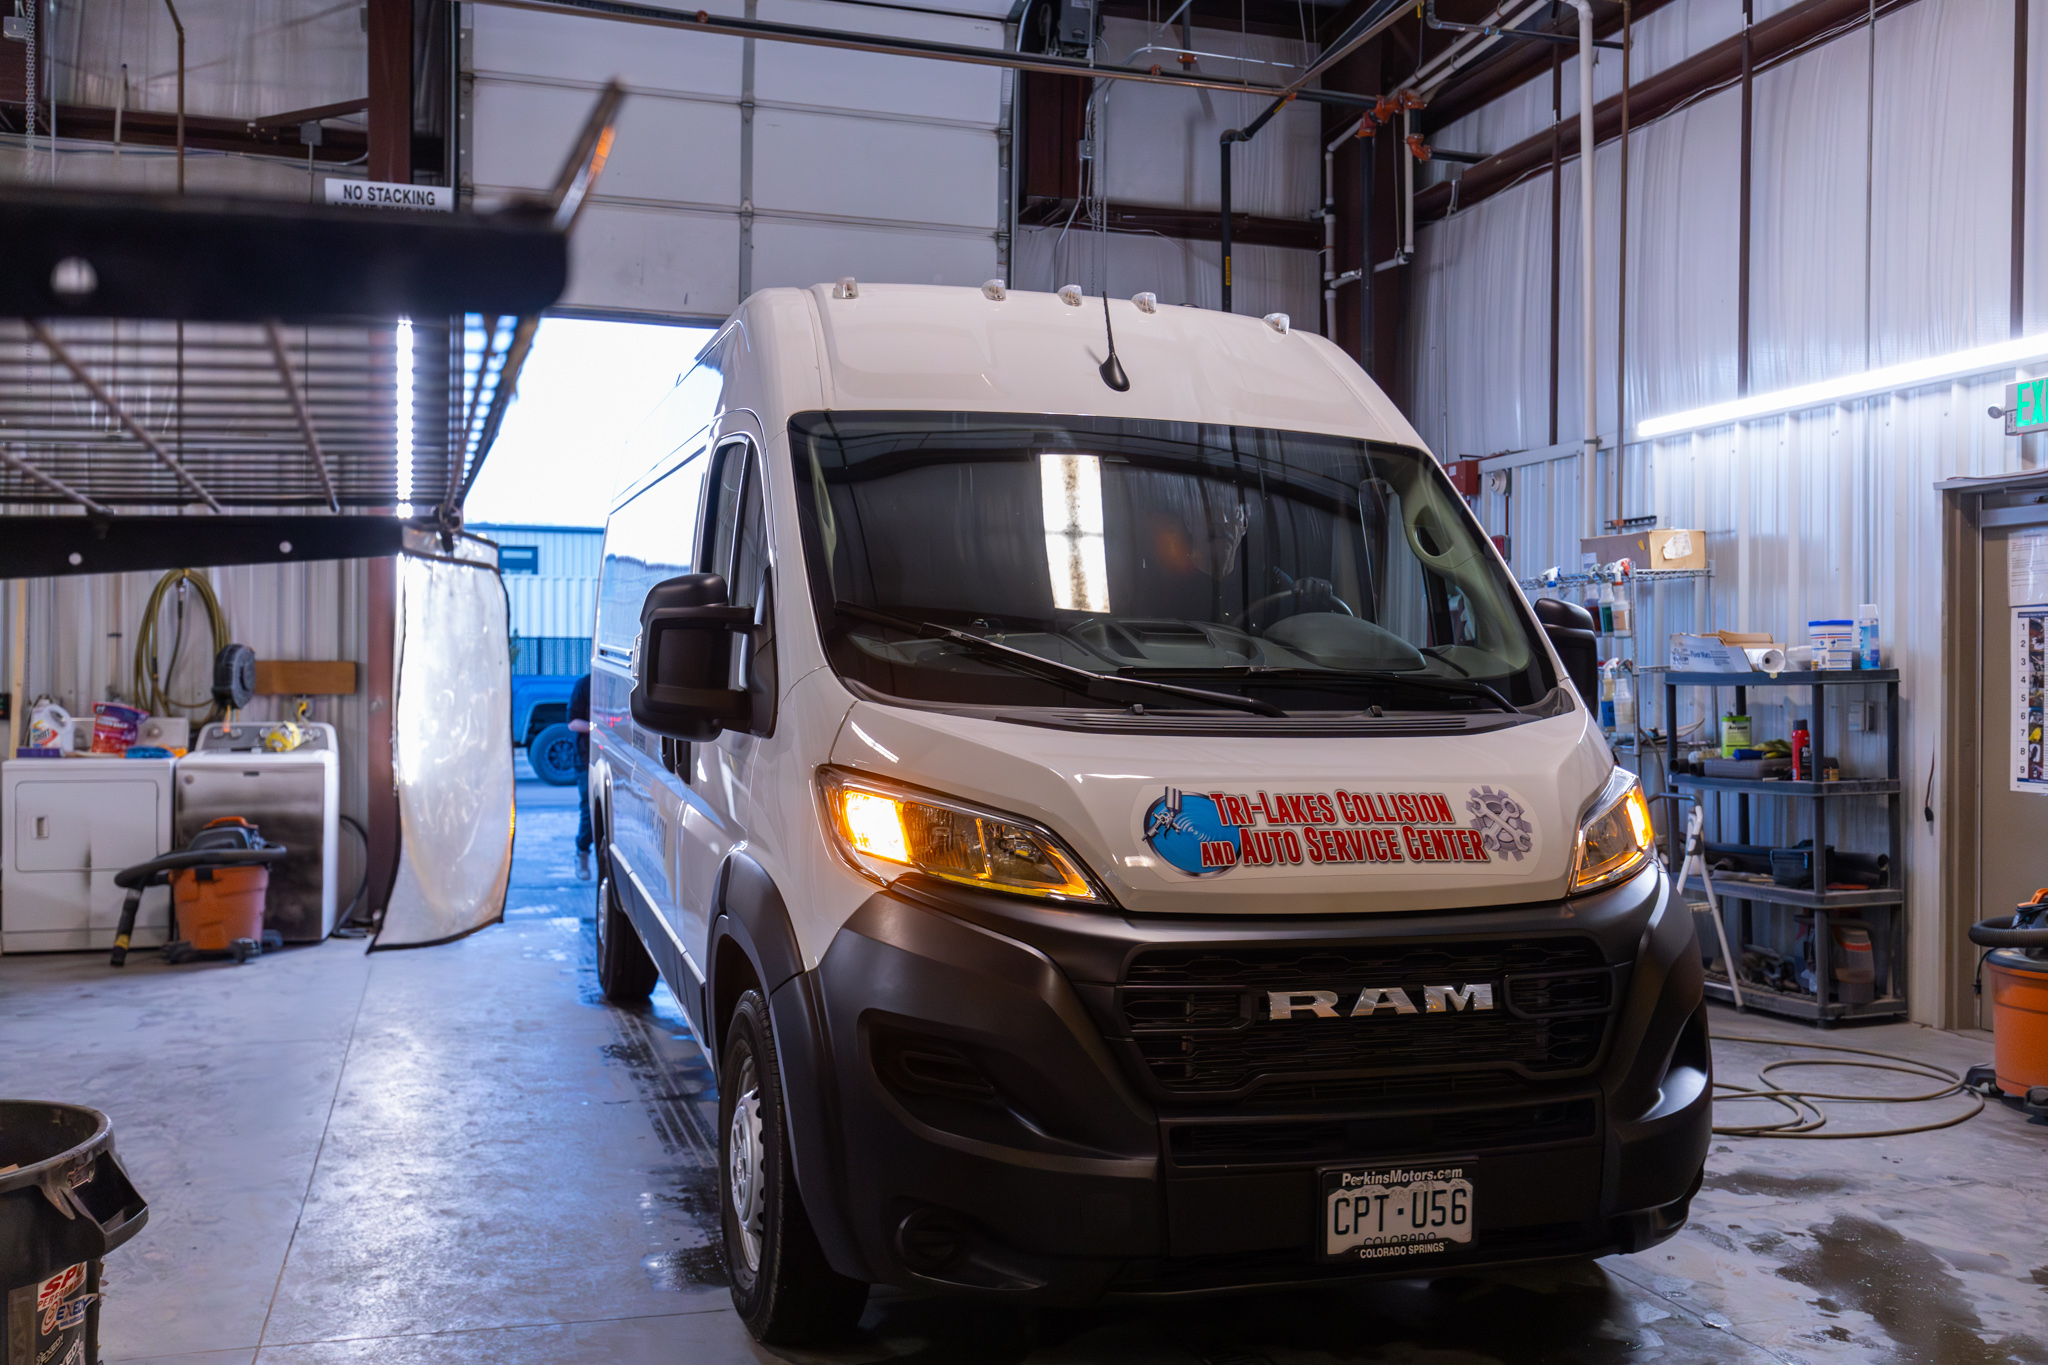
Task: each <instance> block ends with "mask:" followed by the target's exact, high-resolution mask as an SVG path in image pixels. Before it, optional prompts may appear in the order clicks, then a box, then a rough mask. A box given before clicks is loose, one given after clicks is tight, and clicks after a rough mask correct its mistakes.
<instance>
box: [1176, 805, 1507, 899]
mask: <svg viewBox="0 0 2048 1365" xmlns="http://www.w3.org/2000/svg"><path fill="white" fill-rule="evenodd" d="M1529 809H1530V807H1529V803H1528V802H1527V801H1525V800H1523V799H1522V797H1521V796H1520V795H1519V794H1517V793H1515V792H1513V791H1511V790H1509V789H1508V788H1506V787H1501V786H1495V785H1492V784H1481V785H1478V786H1469V785H1464V784H1460V785H1459V786H1457V787H1435V788H1431V787H1415V786H1407V787H1402V788H1399V789H1379V788H1376V789H1373V790H1366V791H1356V790H1351V789H1347V788H1342V787H1340V788H1336V789H1333V790H1328V789H1326V790H1322V791H1279V790H1260V791H1206V792H1198V791H1185V790H1182V789H1180V788H1178V787H1167V788H1166V789H1165V790H1164V792H1163V793H1162V794H1161V795H1160V796H1158V797H1157V798H1155V799H1154V800H1153V801H1152V802H1151V804H1150V805H1148V806H1147V807H1146V808H1145V811H1144V813H1143V815H1142V816H1141V835H1142V837H1143V839H1144V841H1145V844H1146V846H1147V847H1149V848H1150V849H1151V850H1152V852H1153V853H1155V854H1156V855H1158V857H1159V858H1160V859H1161V860H1163V861H1164V862H1165V863H1166V865H1167V866H1169V867H1171V868H1173V869H1175V870H1176V871H1179V872H1183V873H1185V874H1187V875H1188V876H1190V877H1219V876H1222V875H1224V874H1225V873H1228V872H1231V871H1233V870H1234V869H1237V868H1271V869H1276V870H1294V869H1300V870H1303V871H1308V870H1311V869H1316V868H1323V869H1339V868H1342V869H1347V870H1348V869H1353V868H1358V869H1373V868H1399V869H1401V870H1402V871H1408V872H1429V871H1434V870H1438V869H1443V870H1451V869H1457V870H1461V871H1465V872H1473V871H1481V870H1484V871H1488V872H1494V873H1506V874H1509V875H1513V874H1516V873H1524V872H1529V871H1533V870H1534V866H1535V861H1536V853H1537V846H1538V843H1539V832H1538V830H1537V828H1536V824H1535V821H1534V820H1532V819H1531V818H1530V815H1529Z"/></svg>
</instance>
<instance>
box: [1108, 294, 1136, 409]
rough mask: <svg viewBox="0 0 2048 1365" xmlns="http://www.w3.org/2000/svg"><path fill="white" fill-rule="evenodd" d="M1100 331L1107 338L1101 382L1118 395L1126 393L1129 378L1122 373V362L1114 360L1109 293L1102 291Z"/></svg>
mask: <svg viewBox="0 0 2048 1365" xmlns="http://www.w3.org/2000/svg"><path fill="white" fill-rule="evenodd" d="M1102 330H1103V333H1104V335H1106V336H1107V337H1108V338H1109V359H1107V360H1105V361H1103V362H1102V382H1103V383H1105V384H1107V385H1109V386H1110V387H1111V388H1112V389H1115V390H1116V391H1117V392H1118V393H1128V392H1129V391H1130V387H1131V378H1130V376H1129V375H1127V374H1125V373H1124V366H1123V362H1122V361H1120V360H1118V359H1117V358H1116V329H1115V328H1113V327H1111V326H1110V325H1109V291H1108V290H1107V289H1105V290H1103V291H1102Z"/></svg>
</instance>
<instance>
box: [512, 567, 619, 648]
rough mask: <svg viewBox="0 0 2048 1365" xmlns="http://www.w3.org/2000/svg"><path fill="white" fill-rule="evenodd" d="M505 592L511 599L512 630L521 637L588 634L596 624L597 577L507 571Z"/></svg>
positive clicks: (581, 635)
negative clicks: (545, 575) (551, 575)
mask: <svg viewBox="0 0 2048 1365" xmlns="http://www.w3.org/2000/svg"><path fill="white" fill-rule="evenodd" d="M505 592H506V594H507V595H508V596H509V597H510V598H511V599H512V633H513V634H514V635H517V636H520V637H521V638H532V637H534V636H559V637H570V638H587V637H588V636H590V635H591V634H592V633H593V631H594V630H595V628H596V623H597V580H596V579H595V578H551V577H541V576H538V575H535V574H523V573H515V574H506V575H505Z"/></svg>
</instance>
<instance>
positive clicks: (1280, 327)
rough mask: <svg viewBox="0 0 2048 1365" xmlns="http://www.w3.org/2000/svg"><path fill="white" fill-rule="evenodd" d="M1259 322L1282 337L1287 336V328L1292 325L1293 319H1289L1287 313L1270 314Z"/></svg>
mask: <svg viewBox="0 0 2048 1365" xmlns="http://www.w3.org/2000/svg"><path fill="white" fill-rule="evenodd" d="M1259 321H1261V322H1263V323H1265V324H1266V325H1267V326H1268V327H1271V328H1272V329H1273V330H1274V331H1276V332H1278V333H1279V334H1280V335H1281V336H1286V335H1287V328H1288V327H1289V326H1290V325H1291V324H1292V321H1293V319H1291V318H1289V317H1288V316H1287V314H1285V313H1268V314H1266V316H1265V317H1263V318H1260V319H1259Z"/></svg>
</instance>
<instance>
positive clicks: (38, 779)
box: [0, 757, 176, 953]
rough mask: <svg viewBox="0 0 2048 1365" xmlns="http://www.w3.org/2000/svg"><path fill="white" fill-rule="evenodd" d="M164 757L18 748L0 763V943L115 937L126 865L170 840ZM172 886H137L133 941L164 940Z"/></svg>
mask: <svg viewBox="0 0 2048 1365" xmlns="http://www.w3.org/2000/svg"><path fill="white" fill-rule="evenodd" d="M175 765H176V760H175V759H168V758H112V757H108V758H15V759H9V760H7V761H6V762H5V763H0V868H4V870H5V871H4V875H0V952H4V953H54V952H78V951H84V950H88V949H96V950H99V951H101V952H104V951H106V950H107V949H109V948H112V947H113V946H114V928H115V926H116V925H117V924H118V923H119V922H120V919H121V902H122V901H123V900H124V899H125V898H126V897H127V894H128V893H127V892H125V891H123V890H122V889H121V888H120V887H118V886H115V885H114V874H115V873H116V872H119V871H120V870H121V869H122V868H124V867H132V866H134V865H135V864H136V863H146V862H148V861H149V860H150V859H152V858H156V857H160V856H161V855H163V854H165V853H168V852H170V849H171V804H172V798H171V787H172V782H171V776H172V771H173V769H174V767H175ZM170 907H171V892H170V888H169V887H166V886H156V887H151V888H150V889H149V890H147V891H145V892H143V894H142V906H141V912H140V914H139V915H138V916H137V918H136V921H135V933H134V937H133V939H132V940H131V942H132V943H133V944H134V946H135V947H137V948H154V947H159V946H161V945H162V944H163V942H164V939H165V937H166V932H167V930H168V929H169V927H170Z"/></svg>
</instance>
